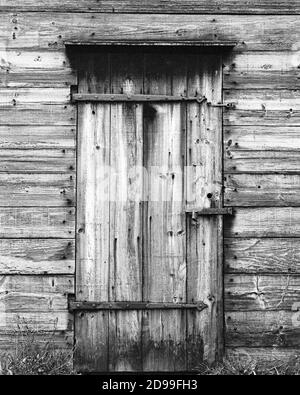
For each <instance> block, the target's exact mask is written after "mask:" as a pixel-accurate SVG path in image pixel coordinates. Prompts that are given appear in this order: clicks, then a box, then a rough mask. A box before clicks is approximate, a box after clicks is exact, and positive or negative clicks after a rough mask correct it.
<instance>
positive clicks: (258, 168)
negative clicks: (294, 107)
mask: <svg viewBox="0 0 300 395" xmlns="http://www.w3.org/2000/svg"><path fill="white" fill-rule="evenodd" d="M299 131H300V129H299ZM295 149H297V147H295ZM224 164H225V173H229V174H230V173H234V174H236V173H260V174H263V173H268V174H270V173H299V172H300V152H299V151H298V152H297V151H296V152H294V151H292V152H289V151H241V150H239V151H231V150H230V147H228V149H227V151H226V155H225V163H224ZM229 174H228V177H227V180H228V184H229V185H230V184H233V185H235V184H236V186H237V187H238V186H239V181H238V178H237V177H235V176H234V175H233V176H230V175H229ZM247 177H249V179H251V176H248V175H247V176H246V175H245V178H247ZM266 177H270V178H271V177H272V176H270V175H266ZM240 178H242V176H240ZM279 178H280V177H279ZM279 178H278V182H279ZM234 179H235V180H234ZM254 179H255V176H252V180H253V182H251V186H249V187H250V188H251V187H253V183H254V182H255V181H254ZM256 179H257V181H258V184H257V185H260V179H262V181H261V184H262V185H263V184H266V181H265V180H264V177H263V176H262V177H261V178H260V177H258V176H256ZM273 179H274V181H275V183H276V182H277V181H276V180H277V178H276V177H275V176H273ZM282 179H283V180H284V185H283V189H286V188H289V187H288V182H289V180H290V182H292V183H293V182H295V189H297V177H296V176H294V178H293V177H292V176H286V177H285V178H284V177H282ZM242 183H243V181H242ZM233 185H231V186H233ZM290 186H291V187H293V186H292V185H290ZM229 188H230V186H229ZM291 189H292V188H291ZM258 192H262V191H258ZM295 192H296V191H295ZM278 193H280V190H279V191H278Z"/></svg>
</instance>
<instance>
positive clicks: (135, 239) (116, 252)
mask: <svg viewBox="0 0 300 395" xmlns="http://www.w3.org/2000/svg"><path fill="white" fill-rule="evenodd" d="M110 62H111V70H112V71H111V91H112V92H114V93H116V94H119V93H127V94H136V93H139V92H141V90H142V89H143V72H144V68H143V67H144V62H143V55H142V54H128V55H127V54H121V55H119V54H112V55H111V58H110ZM110 127H111V130H110V133H111V135H110V166H111V167H112V168H113V171H114V172H115V176H113V175H111V179H110V203H109V218H110V223H109V226H110V230H109V237H110V240H109V243H110V252H109V253H110V273H109V280H108V281H109V286H110V289H109V299H110V300H111V301H141V300H142V297H143V294H142V287H143V285H142V278H143V273H142V270H143V266H142V265H143V263H142V239H143V210H142V200H143V187H144V185H143V174H141V168H142V166H143V143H144V135H143V107H142V105H138V104H132V103H130V104H113V105H111V124H110ZM108 133H109V132H108ZM96 330H97V329H96ZM141 369H142V313H141V312H139V311H124V312H123V311H122V312H115V313H111V314H110V316H109V370H110V371H114V372H116V371H140V370H141Z"/></svg>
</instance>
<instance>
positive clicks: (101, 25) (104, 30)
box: [0, 12, 300, 51]
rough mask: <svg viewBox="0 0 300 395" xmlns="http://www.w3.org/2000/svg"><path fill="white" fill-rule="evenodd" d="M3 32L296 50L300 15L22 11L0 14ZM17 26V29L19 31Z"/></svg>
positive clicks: (10, 44)
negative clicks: (225, 43)
mask: <svg viewBox="0 0 300 395" xmlns="http://www.w3.org/2000/svg"><path fill="white" fill-rule="evenodd" d="M1 19H2V24H1V25H0V35H1V37H2V39H3V41H4V42H5V43H6V47H7V48H11V49H12V48H23V49H24V48H32V49H37V48H39V49H46V48H52V49H58V48H62V47H63V46H64V41H65V40H66V41H67V40H72V39H73V40H74V39H76V40H78V39H80V40H82V41H89V42H91V40H94V41H95V42H96V41H97V40H99V39H101V40H106V39H107V40H114V39H115V40H120V39H122V40H125V39H126V40H131V39H135V40H137V39H138V40H145V39H147V40H150V39H152V40H162V39H164V40H172V39H173V40H188V39H197V40H203V41H238V42H239V45H238V46H237V48H236V50H240V49H242V50H245V49H247V50H250V51H277V50H280V51H284V50H293V49H296V48H297V47H295V43H297V40H298V37H299V31H300V22H299V18H298V16H297V15H289V16H280V15H276V16H274V15H270V16H267V15H258V16H250V15H216V17H214V18H212V17H211V16H209V15H173V16H172V18H166V17H165V15H149V16H148V17H147V18H145V15H138V14H136V13H134V14H128V15H127V16H126V18H124V17H123V16H122V15H119V14H116V13H111V14H101V13H95V14H89V13H73V14H70V13H38V12H35V13H19V14H18V15H12V14H2V16H1ZM15 28H17V30H16V29H15Z"/></svg>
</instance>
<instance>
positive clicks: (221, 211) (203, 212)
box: [185, 207, 233, 220]
mask: <svg viewBox="0 0 300 395" xmlns="http://www.w3.org/2000/svg"><path fill="white" fill-rule="evenodd" d="M185 212H186V213H187V214H192V218H193V219H194V220H196V219H197V216H209V215H233V209H232V207H225V208H202V209H198V208H187V209H186V210H185Z"/></svg>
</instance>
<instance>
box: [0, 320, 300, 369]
mask: <svg viewBox="0 0 300 395" xmlns="http://www.w3.org/2000/svg"><path fill="white" fill-rule="evenodd" d="M54 333H55V329H54V331H53V337H50V339H49V340H48V341H46V342H44V343H41V342H40V341H39V340H38V338H40V336H39V335H40V333H39V332H38V331H36V330H33V329H32V328H31V327H29V326H28V325H26V323H22V324H18V325H17V330H16V334H15V340H16V346H15V350H14V351H13V352H10V353H7V354H4V355H2V356H0V375H76V374H77V373H76V372H75V371H74V369H73V351H74V350H61V349H57V346H56V344H55V341H54ZM197 373H198V374H200V375H202V376H205V375H208V376H258V375H275V376H279V375H300V360H299V358H294V359H291V360H290V361H289V362H288V363H280V362H279V361H277V362H276V365H275V364H274V366H268V367H267V368H266V367H265V366H262V365H260V364H259V363H258V362H256V361H254V360H252V361H247V362H245V361H243V360H242V359H239V358H238V357H235V358H231V359H226V360H224V361H223V362H222V363H218V364H215V365H214V366H213V367H211V366H208V365H206V364H205V363H202V364H199V368H198V370H197Z"/></svg>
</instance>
